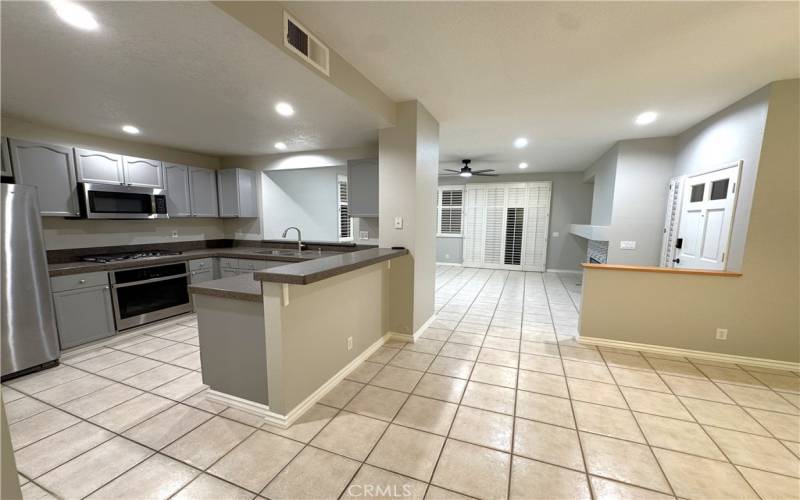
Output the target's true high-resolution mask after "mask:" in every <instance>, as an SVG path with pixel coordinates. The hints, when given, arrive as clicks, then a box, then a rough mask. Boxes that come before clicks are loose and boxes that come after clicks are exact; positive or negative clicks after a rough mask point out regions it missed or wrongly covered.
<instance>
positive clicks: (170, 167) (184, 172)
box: [164, 163, 192, 217]
mask: <svg viewBox="0 0 800 500" xmlns="http://www.w3.org/2000/svg"><path fill="white" fill-rule="evenodd" d="M164 185H165V187H166V188H167V213H168V214H169V216H170V217H191V216H192V206H191V202H190V197H189V167H187V166H186V165H178V164H176V163H165V164H164Z"/></svg>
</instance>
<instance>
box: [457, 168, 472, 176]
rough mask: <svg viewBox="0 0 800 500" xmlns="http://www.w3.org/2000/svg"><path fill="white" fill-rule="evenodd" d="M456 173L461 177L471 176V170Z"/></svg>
mask: <svg viewBox="0 0 800 500" xmlns="http://www.w3.org/2000/svg"><path fill="white" fill-rule="evenodd" d="M458 175H459V176H461V177H472V172H470V171H469V170H462V171H461V173H460V174H458Z"/></svg>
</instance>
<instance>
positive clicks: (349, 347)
mask: <svg viewBox="0 0 800 500" xmlns="http://www.w3.org/2000/svg"><path fill="white" fill-rule="evenodd" d="M347 350H348V351H352V350H353V337H347Z"/></svg>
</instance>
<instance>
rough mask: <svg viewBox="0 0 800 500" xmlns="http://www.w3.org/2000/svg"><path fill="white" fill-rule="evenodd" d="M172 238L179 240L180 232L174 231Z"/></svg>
mask: <svg viewBox="0 0 800 500" xmlns="http://www.w3.org/2000/svg"><path fill="white" fill-rule="evenodd" d="M172 237H173V238H177V237H178V231H175V230H173V231H172Z"/></svg>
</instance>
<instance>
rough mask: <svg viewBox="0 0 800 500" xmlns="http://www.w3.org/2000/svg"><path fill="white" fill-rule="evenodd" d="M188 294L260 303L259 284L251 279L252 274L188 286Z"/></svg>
mask: <svg viewBox="0 0 800 500" xmlns="http://www.w3.org/2000/svg"><path fill="white" fill-rule="evenodd" d="M189 293H195V294H201V295H211V296H212V297H222V298H224V299H238V300H248V301H251V302H261V282H260V281H257V280H256V279H254V278H253V273H245V274H240V275H239V276H231V277H229V278H222V279H218V280H212V281H204V282H203V283H198V284H196V285H189Z"/></svg>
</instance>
